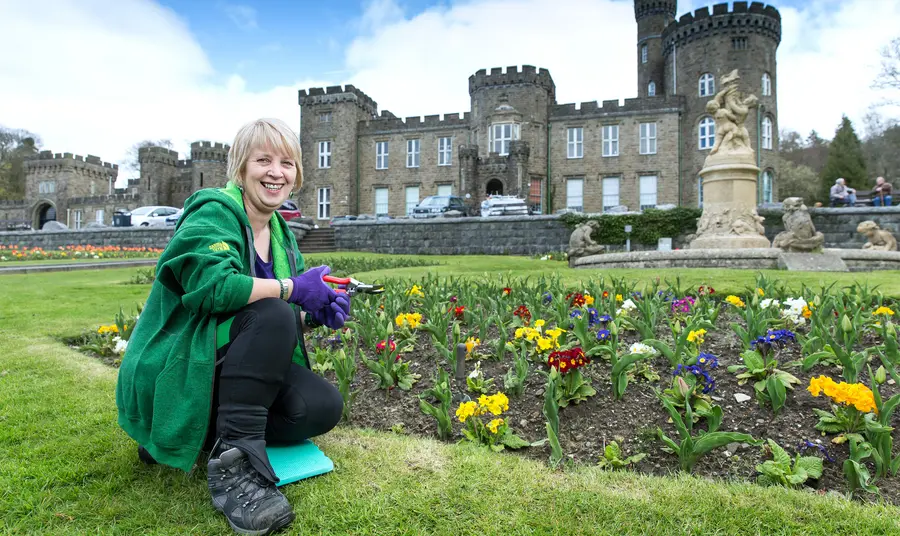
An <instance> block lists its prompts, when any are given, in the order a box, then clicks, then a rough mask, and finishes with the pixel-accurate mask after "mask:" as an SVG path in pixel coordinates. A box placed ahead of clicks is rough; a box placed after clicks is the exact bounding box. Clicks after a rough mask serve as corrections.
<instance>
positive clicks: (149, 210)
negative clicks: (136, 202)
mask: <svg viewBox="0 0 900 536" xmlns="http://www.w3.org/2000/svg"><path fill="white" fill-rule="evenodd" d="M176 212H178V209H177V208H175V207H165V206H149V207H140V208H136V209H134V210H132V211H131V225H133V226H135V227H148V226H150V225H165V224H166V218H168V217H169V216H171V215H172V214H175V213H176Z"/></svg>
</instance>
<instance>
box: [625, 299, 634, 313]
mask: <svg viewBox="0 0 900 536" xmlns="http://www.w3.org/2000/svg"><path fill="white" fill-rule="evenodd" d="M622 309H624V310H626V311H634V310H635V309H637V305H635V304H634V302H633V301H631V299H630V298H629V299H627V300H625V302H624V303H622Z"/></svg>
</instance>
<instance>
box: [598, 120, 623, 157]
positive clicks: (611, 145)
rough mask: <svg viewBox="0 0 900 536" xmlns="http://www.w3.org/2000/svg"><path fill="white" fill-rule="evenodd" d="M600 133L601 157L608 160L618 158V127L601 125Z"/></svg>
mask: <svg viewBox="0 0 900 536" xmlns="http://www.w3.org/2000/svg"><path fill="white" fill-rule="evenodd" d="M600 131H601V140H602V142H601V145H602V147H603V153H602V155H603V157H604V158H609V157H615V156H619V125H618V124H616V125H603V126H602V127H601V129H600ZM613 134H614V136H613Z"/></svg>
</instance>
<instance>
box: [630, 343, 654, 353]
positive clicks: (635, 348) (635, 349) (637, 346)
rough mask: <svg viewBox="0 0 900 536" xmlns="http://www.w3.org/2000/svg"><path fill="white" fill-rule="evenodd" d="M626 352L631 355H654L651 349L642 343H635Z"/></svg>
mask: <svg viewBox="0 0 900 536" xmlns="http://www.w3.org/2000/svg"><path fill="white" fill-rule="evenodd" d="M628 351H629V352H631V353H632V354H653V353H655V352H654V350H653V348H652V347H650V346H647V345H646V344H644V343H642V342H636V343H634V344H632V345H631V348H629V349H628Z"/></svg>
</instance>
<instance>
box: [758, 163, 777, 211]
mask: <svg viewBox="0 0 900 536" xmlns="http://www.w3.org/2000/svg"><path fill="white" fill-rule="evenodd" d="M774 192H775V177H774V175H773V174H772V170H770V169H767V170H765V171H763V174H762V191H761V192H760V193H761V194H762V202H763V203H771V202H772V199H773V198H774Z"/></svg>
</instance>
